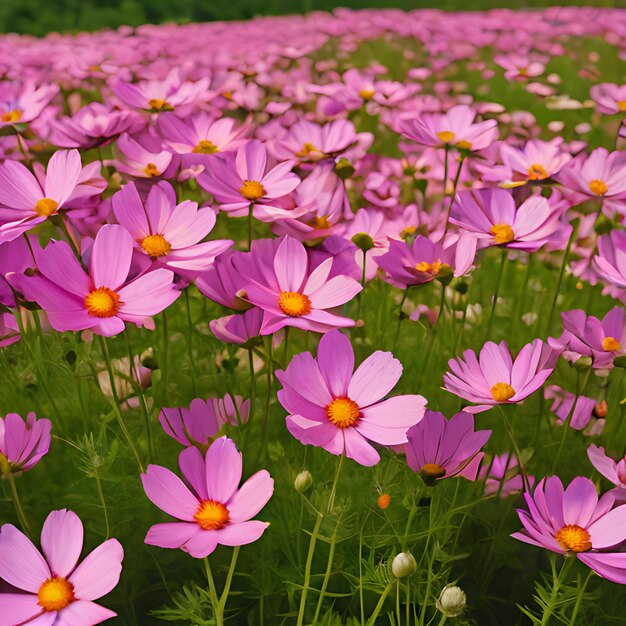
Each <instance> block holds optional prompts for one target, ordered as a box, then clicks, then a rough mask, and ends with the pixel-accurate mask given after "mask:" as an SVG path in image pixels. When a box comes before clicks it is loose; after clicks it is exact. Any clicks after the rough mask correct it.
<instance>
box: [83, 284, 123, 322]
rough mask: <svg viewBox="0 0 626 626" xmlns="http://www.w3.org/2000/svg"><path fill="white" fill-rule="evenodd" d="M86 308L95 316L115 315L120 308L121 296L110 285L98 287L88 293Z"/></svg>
mask: <svg viewBox="0 0 626 626" xmlns="http://www.w3.org/2000/svg"><path fill="white" fill-rule="evenodd" d="M85 308H86V309H87V313H89V315H93V316H94V317H113V316H114V315H115V314H116V313H117V312H118V311H119V309H120V297H119V295H118V294H117V293H115V291H113V290H112V289H109V288H108V287H98V288H97V289H94V290H93V291H90V292H89V293H88V294H87V296H86V298H85Z"/></svg>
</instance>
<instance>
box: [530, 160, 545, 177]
mask: <svg viewBox="0 0 626 626" xmlns="http://www.w3.org/2000/svg"><path fill="white" fill-rule="evenodd" d="M528 178H529V180H545V179H546V178H548V172H547V171H546V168H545V167H544V166H543V165H540V164H539V163H533V164H532V165H531V166H530V167H529V168H528Z"/></svg>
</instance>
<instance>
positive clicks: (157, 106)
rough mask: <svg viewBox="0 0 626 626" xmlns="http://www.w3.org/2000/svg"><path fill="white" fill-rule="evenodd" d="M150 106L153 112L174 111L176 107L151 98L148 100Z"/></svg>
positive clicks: (164, 101) (159, 99)
mask: <svg viewBox="0 0 626 626" xmlns="http://www.w3.org/2000/svg"><path fill="white" fill-rule="evenodd" d="M148 106H149V107H150V110H151V111H173V110H174V107H173V106H172V105H171V104H170V103H169V102H168V101H167V100H161V98H151V99H150V100H148Z"/></svg>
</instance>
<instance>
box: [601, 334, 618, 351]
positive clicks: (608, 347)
mask: <svg viewBox="0 0 626 626" xmlns="http://www.w3.org/2000/svg"><path fill="white" fill-rule="evenodd" d="M621 347H622V345H621V344H620V342H619V341H617V339H615V337H605V338H604V339H603V340H602V349H603V350H605V351H606V352H615V351H616V350H619V349H620V348H621Z"/></svg>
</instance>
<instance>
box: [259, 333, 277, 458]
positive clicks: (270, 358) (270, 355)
mask: <svg viewBox="0 0 626 626" xmlns="http://www.w3.org/2000/svg"><path fill="white" fill-rule="evenodd" d="M266 367H267V395H266V396H265V410H264V411H263V424H262V426H261V428H262V432H261V454H262V455H263V457H265V453H266V452H267V438H268V434H269V421H270V400H271V397H272V384H273V373H274V372H273V370H274V344H273V343H272V336H271V335H270V338H269V347H268V350H267V365H266Z"/></svg>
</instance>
